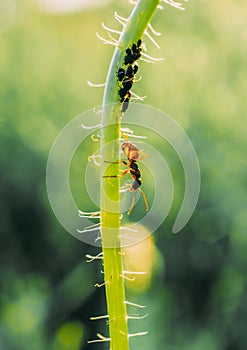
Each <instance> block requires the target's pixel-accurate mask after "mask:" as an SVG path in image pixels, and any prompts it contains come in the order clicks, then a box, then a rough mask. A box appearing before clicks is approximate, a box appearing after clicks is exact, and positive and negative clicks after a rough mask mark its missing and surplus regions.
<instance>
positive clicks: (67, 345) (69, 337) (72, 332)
mask: <svg viewBox="0 0 247 350" xmlns="http://www.w3.org/2000/svg"><path fill="white" fill-rule="evenodd" d="M82 338H83V327H82V324H81V323H80V322H70V323H66V324H65V325H63V326H62V327H61V328H60V329H59V330H58V332H57V334H56V338H55V341H54V344H53V345H54V346H53V349H60V350H71V349H73V350H77V349H78V350H79V349H80V344H81V341H82Z"/></svg>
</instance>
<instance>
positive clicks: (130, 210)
mask: <svg viewBox="0 0 247 350" xmlns="http://www.w3.org/2000/svg"><path fill="white" fill-rule="evenodd" d="M135 199H136V191H135V192H134V193H133V198H132V201H131V206H130V208H129V211H128V215H130V214H131V212H132V210H133V208H134V206H135Z"/></svg>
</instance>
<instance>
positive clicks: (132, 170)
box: [103, 140, 149, 215]
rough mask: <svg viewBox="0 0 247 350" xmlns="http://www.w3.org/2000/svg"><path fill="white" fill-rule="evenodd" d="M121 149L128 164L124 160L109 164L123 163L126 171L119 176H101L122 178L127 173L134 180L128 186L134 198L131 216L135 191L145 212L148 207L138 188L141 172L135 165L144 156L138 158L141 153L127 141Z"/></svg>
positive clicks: (132, 205) (132, 206)
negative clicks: (141, 198) (142, 203)
mask: <svg viewBox="0 0 247 350" xmlns="http://www.w3.org/2000/svg"><path fill="white" fill-rule="evenodd" d="M121 148H122V151H123V153H124V155H125V157H126V158H127V159H128V162H126V161H125V160H120V161H116V162H110V163H113V164H118V163H123V164H124V165H126V166H127V167H128V169H126V170H123V171H122V172H121V174H119V175H105V176H103V178H108V177H123V176H124V175H126V174H128V173H129V174H130V175H131V177H132V178H133V179H134V181H133V182H132V184H131V186H130V192H134V196H133V198H132V202H131V206H130V209H129V211H128V215H130V214H131V212H132V210H133V208H134V205H135V197H136V193H137V192H135V191H136V190H138V191H139V192H141V194H142V196H143V200H144V203H145V206H146V211H148V209H149V207H148V202H147V198H146V195H145V193H144V192H143V190H142V189H141V188H140V186H141V184H142V182H141V172H140V169H139V167H138V164H137V161H139V160H141V159H143V158H144V157H145V155H144V156H142V157H141V158H140V154H141V153H143V152H142V151H140V150H139V149H138V148H137V146H136V145H134V144H133V143H131V142H130V141H128V140H127V141H126V142H123V143H122V144H121ZM107 163H108V162H107Z"/></svg>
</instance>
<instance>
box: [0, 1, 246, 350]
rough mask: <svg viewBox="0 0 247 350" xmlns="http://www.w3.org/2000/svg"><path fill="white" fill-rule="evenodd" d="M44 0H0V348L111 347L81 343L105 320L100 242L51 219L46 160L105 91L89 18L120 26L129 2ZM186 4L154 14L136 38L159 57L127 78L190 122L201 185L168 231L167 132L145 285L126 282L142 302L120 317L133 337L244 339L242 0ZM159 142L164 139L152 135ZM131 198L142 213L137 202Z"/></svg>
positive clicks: (215, 344) (108, 50)
mask: <svg viewBox="0 0 247 350" xmlns="http://www.w3.org/2000/svg"><path fill="white" fill-rule="evenodd" d="M45 3H46V4H47V3H48V2H47V1H43V2H42V1H41V0H39V1H38V0H37V1H35V0H19V1H16V0H8V1H7V0H1V2H0V53H1V54H0V81H1V85H0V165H1V166H0V181H1V188H0V213H1V238H0V239H1V243H0V245H1V254H0V260H1V292H0V310H1V321H0V322H1V323H0V349H4V350H7V349H8V350H19V349H20V350H22V349H34V350H43V349H52V350H53V349H60V350H65V349H68V350H69V349H71V350H73V349H81V350H82V349H92V350H94V349H108V347H107V345H102V344H101V345H90V346H89V345H87V343H86V341H87V340H90V339H95V334H96V333H97V332H101V333H103V334H105V335H107V326H106V323H105V321H98V322H92V321H89V318H90V316H92V315H101V314H104V313H105V312H106V311H105V300H104V290H103V288H100V289H96V288H94V284H95V283H96V282H100V281H101V280H102V276H101V273H100V270H101V266H100V264H99V263H91V264H88V263H86V258H85V254H86V253H89V254H97V253H98V252H99V250H98V249H97V248H95V247H91V246H88V245H86V244H83V243H82V242H80V241H77V240H76V239H75V238H73V237H72V236H71V235H69V234H68V233H67V232H65V230H64V229H63V228H62V227H61V225H60V224H59V223H58V222H57V221H56V218H55V217H54V214H53V212H52V210H51V208H50V205H49V202H48V198H47V192H46V185H45V172H46V162H47V158H48V155H49V150H50V147H51V146H52V144H53V142H54V140H55V138H56V136H57V134H58V133H59V131H60V130H61V129H62V128H63V127H64V126H65V125H66V124H67V123H68V122H69V121H70V120H71V119H73V118H74V117H75V116H77V115H78V114H80V113H82V112H84V111H86V110H88V109H90V108H92V107H94V106H97V105H100V103H101V101H102V96H103V90H102V89H92V88H90V87H88V86H87V84H86V81H87V80H90V81H93V82H104V80H105V77H106V74H107V69H108V65H109V62H110V58H111V55H112V53H113V48H112V47H109V46H106V45H102V44H101V43H100V42H99V41H98V39H97V38H96V36H95V32H96V31H99V32H100V33H101V34H103V30H102V29H101V27H100V23H101V22H102V21H103V22H105V23H106V24H107V25H109V26H114V28H116V29H119V25H118V24H117V23H115V21H114V16H113V15H114V11H118V12H119V13H120V14H121V15H123V16H128V14H129V12H130V10H131V6H130V5H128V4H127V1H125V0H121V1H98V5H99V4H100V6H95V7H94V6H93V5H92V4H93V2H92V1H91V2H90V4H91V5H90V6H86V5H85V7H81V8H79V6H78V8H77V9H76V8H74V11H72V10H71V8H70V9H69V8H68V11H67V12H66V11H64V12H61V6H62V4H63V3H64V1H60V2H59V1H50V2H49V3H50V11H49V6H48V9H47V8H46V7H45V5H44V4H45ZM52 3H54V4H57V5H56V6H57V11H60V12H56V6H55V5H54V8H53V11H51V10H52V9H51V4H52ZM69 3H70V5H72V3H73V1H71V2H69V1H67V5H68V4H69ZM185 5H186V11H185V12H182V11H179V10H176V9H174V8H171V7H169V6H165V10H164V11H163V12H161V11H158V13H157V14H156V16H155V18H154V20H153V25H154V27H155V28H156V29H157V30H158V31H160V32H161V33H162V36H161V37H160V38H158V42H159V44H160V46H161V50H160V51H158V50H157V49H156V48H155V47H153V46H152V44H151V43H150V42H149V41H148V39H147V40H146V43H147V46H148V48H149V54H151V55H152V54H153V55H154V56H156V57H157V56H163V57H165V61H163V62H160V63H157V64H154V65H151V64H148V63H144V62H143V63H141V64H140V71H141V75H142V81H141V82H140V83H139V84H137V86H136V89H135V91H136V92H137V93H139V94H141V95H148V98H147V100H146V103H148V104H150V105H152V106H154V107H157V108H160V109H161V110H163V111H164V112H166V113H168V114H169V115H171V116H172V117H173V118H174V119H175V120H177V122H178V123H179V124H180V125H181V126H182V127H183V128H184V129H185V131H186V132H187V134H188V135H189V137H190V139H191V141H192V143H193V145H194V147H195V149H196V152H197V154H198V158H199V161H200V167H201V180H202V186H201V193H200V198H199V202H198V205H197V208H196V210H195V212H194V214H193V216H192V218H191V220H190V221H189V223H188V224H187V226H186V227H185V228H184V229H183V230H182V231H181V232H180V233H179V234H178V235H173V234H172V233H171V227H172V223H173V222H174V219H175V217H176V214H177V210H178V208H179V203H181V196H182V194H183V189H182V185H183V181H184V180H183V173H182V167H181V164H179V160H178V158H177V156H176V154H174V152H173V151H172V149H169V148H168V147H167V146H164V149H163V150H162V149H161V152H162V151H164V152H167V159H168V160H167V161H168V163H169V165H170V166H171V170H172V172H173V176H174V179H175V199H174V204H173V207H172V211H171V213H170V215H169V217H168V219H167V220H166V222H165V223H164V224H163V225H162V226H161V227H160V228H159V230H158V231H157V232H156V233H155V235H154V240H155V245H156V248H155V263H154V269H153V275H152V281H151V283H150V284H149V287H148V288H143V289H145V291H143V293H138V290H135V291H133V290H132V291H129V292H128V293H129V294H130V299H131V300H132V301H135V302H138V303H140V304H145V305H147V312H148V313H149V317H147V318H145V319H143V320H140V321H138V322H137V321H131V322H137V323H135V325H132V323H131V329H134V330H135V331H136V330H138V331H142V330H148V331H149V335H148V336H145V337H138V338H135V339H131V346H132V349H142V350H147V349H155V350H156V349H157V350H158V349H169V350H172V349H174V350H177V349H186V350H197V349H200V350H208V349H210V350H243V349H246V348H247V332H246V330H247V329H246V327H247V326H246V324H247V283H246V280H247V279H246V271H247V232H246V231H247V230H246V218H247V208H246V198H247V191H246V187H247V181H246V178H247V176H246V175H247V171H246V151H247V147H246V146H247V141H246V121H247V120H246V110H247V99H246V91H247V86H246V85H247V84H246V81H247V69H246V66H247V62H246V58H247V27H246V22H247V15H246V14H247V4H246V1H244V0H240V1H238V2H236V1H233V0H226V1H224V2H216V1H211V2H209V1H205V0H201V1H190V2H189V3H186V4H185ZM69 10H70V11H69ZM89 147H90V146H89ZM92 147H93V146H92ZM156 147H161V146H160V145H159V144H158V141H157V145H156ZM87 151H90V150H87ZM87 155H88V154H86V155H85V154H84V156H86V157H87ZM84 166H85V162H80V161H79V162H78V163H77V165H75V164H74V163H73V174H74V175H73V174H72V180H73V181H72V187H73V190H74V192H75V195H77V196H78V198H79V197H80V200H81V203H80V204H81V206H82V207H83V208H84V209H85V208H88V209H89V210H91V209H93V208H92V207H91V203H90V199H88V198H85V199H84V198H83V192H82V190H81V186H82V172H83V167H84ZM160 185H161V186H162V184H160ZM145 191H146V194H147V197H148V198H150V196H152V193H151V190H149V189H148V188H147V186H146V189H145ZM78 193H79V194H78ZM80 193H81V195H80ZM135 211H136V215H142V213H143V207H142V205H141V204H140V205H138V206H137V207H136V208H135ZM157 247H158V248H157ZM142 253H143V254H142V255H145V251H143V252H142ZM140 289H141V288H140Z"/></svg>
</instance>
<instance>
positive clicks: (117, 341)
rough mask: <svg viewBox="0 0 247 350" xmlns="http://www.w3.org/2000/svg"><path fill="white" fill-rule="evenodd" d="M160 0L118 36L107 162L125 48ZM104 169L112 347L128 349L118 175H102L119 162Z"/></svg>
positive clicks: (113, 152)
mask: <svg viewBox="0 0 247 350" xmlns="http://www.w3.org/2000/svg"><path fill="white" fill-rule="evenodd" d="M159 3H160V0H140V1H139V2H138V4H137V5H136V6H135V8H134V9H133V11H132V13H131V15H130V17H129V19H128V22H127V24H126V26H125V28H124V31H123V32H122V34H121V36H120V39H119V46H118V47H116V49H115V51H114V55H113V58H112V61H111V64H110V67H109V71H108V76H107V81H106V88H105V92H104V99H103V109H102V121H101V124H102V131H101V156H102V160H103V162H104V161H114V160H116V159H118V157H119V149H120V118H121V105H120V102H119V96H118V81H117V77H116V72H117V69H118V68H119V67H120V66H121V65H122V64H123V59H124V56H125V50H126V48H128V47H131V45H132V44H133V43H136V42H137V41H138V39H140V38H142V37H143V34H144V31H145V29H146V28H147V25H148V23H149V22H150V20H151V18H152V16H153V14H154V12H155V10H156V8H157V5H158V4H159ZM104 168H105V167H102V171H101V238H102V249H103V258H104V260H103V263H104V280H105V289H106V301H107V309H108V315H109V332H110V349H111V350H128V349H129V336H128V325H127V311H126V303H125V288H124V278H123V274H124V273H123V263H122V255H121V239H120V195H119V186H120V181H119V178H102V176H103V175H105V174H108V175H113V174H119V164H110V166H109V168H108V169H107V170H106V173H104V171H105V170H104Z"/></svg>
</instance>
